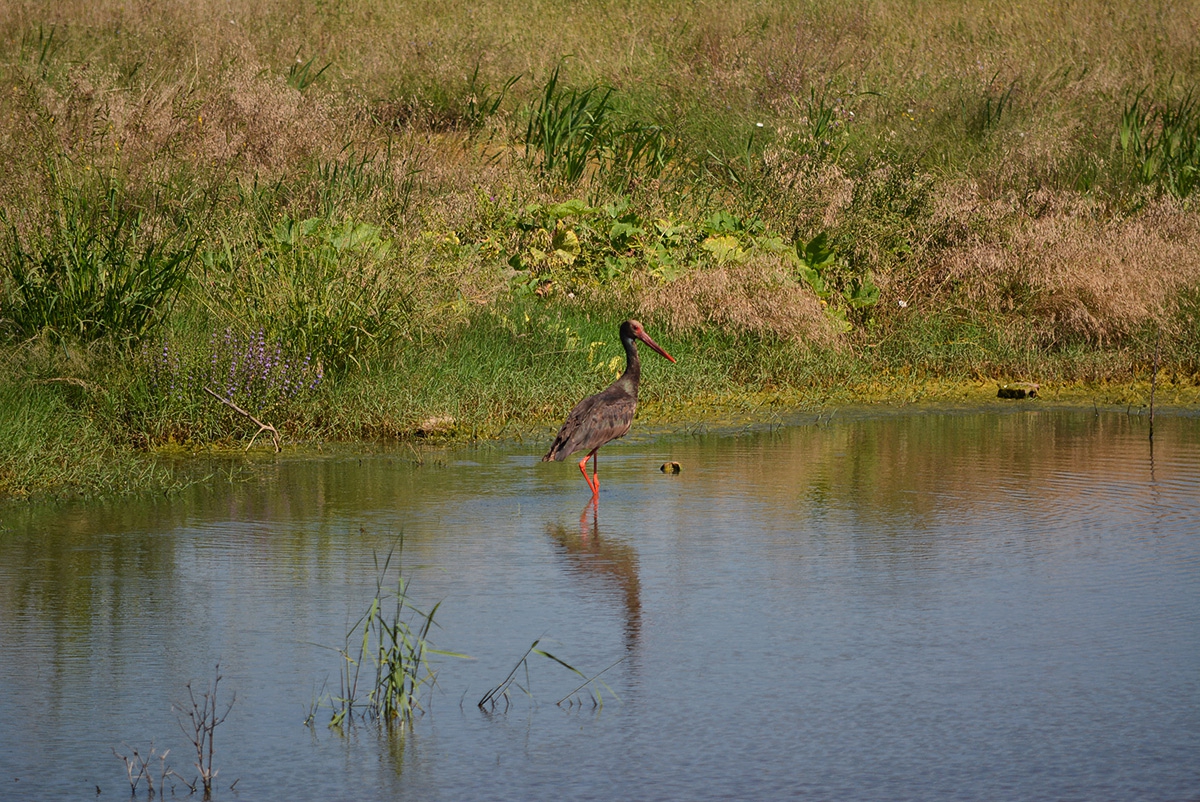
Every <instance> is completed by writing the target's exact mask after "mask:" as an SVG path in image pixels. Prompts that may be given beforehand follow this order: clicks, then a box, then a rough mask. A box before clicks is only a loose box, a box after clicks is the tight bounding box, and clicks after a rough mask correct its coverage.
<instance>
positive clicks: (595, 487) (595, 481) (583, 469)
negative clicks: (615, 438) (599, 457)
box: [579, 449, 600, 497]
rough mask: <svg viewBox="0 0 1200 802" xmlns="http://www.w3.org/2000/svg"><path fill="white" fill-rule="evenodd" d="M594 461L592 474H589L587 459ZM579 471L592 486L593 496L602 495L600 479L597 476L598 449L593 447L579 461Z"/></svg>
mask: <svg viewBox="0 0 1200 802" xmlns="http://www.w3.org/2000/svg"><path fill="white" fill-rule="evenodd" d="M589 459H590V460H591V461H592V475H591V476H588V472H587V461H588V460H589ZM579 472H580V473H582V474H583V480H584V481H585V482H587V483H588V487H589V488H591V491H592V496H593V497H595V496H598V495H600V479H599V478H598V477H597V476H596V449H592V451H591V453H589V454H588V455H587V456H586V457H584V458H583V459H582V460H580V461H579Z"/></svg>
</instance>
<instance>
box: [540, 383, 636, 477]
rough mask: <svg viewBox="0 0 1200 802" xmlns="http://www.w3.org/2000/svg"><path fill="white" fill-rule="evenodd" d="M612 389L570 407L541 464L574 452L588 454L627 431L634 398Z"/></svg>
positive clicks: (631, 418) (590, 396) (632, 411)
mask: <svg viewBox="0 0 1200 802" xmlns="http://www.w3.org/2000/svg"><path fill="white" fill-rule="evenodd" d="M612 389H613V388H609V389H608V390H605V391H604V392H601V393H596V394H595V395H589V396H588V397H587V398H585V399H583V400H582V401H580V402H579V403H578V404H576V405H575V406H574V408H573V409H572V410H571V412H570V413H569V414H568V415H567V419H566V420H565V421H564V422H563V425H562V428H560V429H559V430H558V436H557V437H555V438H554V443H553V444H552V445H551V446H550V450H549V451H548V452H547V453H546V456H544V457H542V461H543V462H548V461H550V460H562V459H565V458H566V457H568V456H570V455H571V454H574V453H575V452H576V451H591V450H592V449H593V448H599V447H600V446H602V445H604V444H605V443H607V442H608V441H609V440H615V439H617V438H618V437H621V436H623V435H624V434H625V433H626V432H628V431H629V427H630V425H632V424H633V414H634V411H635V410H636V409H637V399H636V398H634V397H632V396H630V395H628V394H626V393H614V392H611V390H612Z"/></svg>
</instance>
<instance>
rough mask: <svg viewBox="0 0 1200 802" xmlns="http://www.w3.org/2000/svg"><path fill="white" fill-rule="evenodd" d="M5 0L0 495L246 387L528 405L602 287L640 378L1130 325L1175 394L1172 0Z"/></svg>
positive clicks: (1177, 99)
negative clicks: (569, 2)
mask: <svg viewBox="0 0 1200 802" xmlns="http://www.w3.org/2000/svg"><path fill="white" fill-rule="evenodd" d="M7 10H8V12H9V13H6V14H5V15H3V18H2V20H0V176H2V177H3V181H0V228H2V229H3V230H2V231H0V405H2V408H3V411H2V412H0V497H5V496H7V497H13V496H16V497H23V496H28V495H33V494H44V493H74V492H86V493H108V492H125V491H128V490H131V489H136V488H138V487H147V488H154V489H161V488H164V487H169V486H170V485H171V483H172V482H175V481H178V476H177V474H174V473H173V472H172V471H169V470H167V469H166V468H165V467H164V466H163V465H162V464H161V462H160V461H156V460H154V459H152V458H150V456H149V455H153V454H154V453H156V452H159V451H162V450H163V449H164V448H165V449H172V448H185V449H193V448H207V447H211V446H214V445H215V446H218V447H224V446H230V447H241V446H242V445H244V444H246V443H249V442H251V441H252V440H253V438H254V437H255V436H257V435H258V434H259V433H260V432H261V431H263V429H262V428H259V429H258V430H257V431H256V429H255V426H254V425H253V424H252V422H251V420H250V418H249V417H248V416H252V417H253V418H256V419H257V420H258V421H261V422H262V423H266V424H270V425H272V426H273V427H274V428H275V429H277V430H278V431H279V432H280V433H281V434H282V435H283V437H284V439H285V440H287V441H290V442H295V441H306V440H309V441H311V440H319V439H353V438H364V437H365V438H379V437H397V436H400V437H403V436H410V435H414V434H435V433H436V434H439V435H459V436H471V435H477V436H480V435H482V436H487V435H495V434H497V433H499V432H502V431H505V430H506V427H516V426H520V427H528V426H532V425H539V424H544V423H545V424H548V423H549V422H552V421H553V420H555V419H556V418H557V417H558V416H559V414H560V413H561V412H562V410H563V409H565V408H567V407H568V406H569V405H570V403H571V402H573V401H574V400H577V398H578V397H580V396H582V395H584V394H586V393H587V392H590V391H592V390H593V389H594V388H595V387H596V386H599V385H601V384H603V383H604V382H605V380H607V379H609V378H610V377H611V376H612V374H613V373H614V372H615V371H616V370H617V369H618V368H619V359H617V358H618V357H619V352H620V348H619V345H618V344H617V342H616V339H615V334H614V333H615V330H616V325H617V324H618V323H619V322H620V320H622V319H624V318H625V317H630V316H636V317H638V318H640V319H641V320H642V321H643V322H644V323H645V324H646V325H647V327H648V328H650V329H651V330H652V331H654V333H655V337H656V338H658V339H659V340H660V341H661V342H664V343H666V344H667V347H669V349H670V350H671V352H672V353H673V354H676V355H677V356H680V357H681V358H680V360H679V364H678V365H677V366H674V367H673V369H672V370H671V371H669V372H668V371H662V372H659V373H656V375H655V376H654V377H653V381H649V382H648V383H647V386H646V388H645V394H644V395H645V398H644V401H645V402H646V403H644V405H643V409H644V410H645V414H650V415H654V414H656V410H657V409H663V408H668V407H669V408H671V409H673V410H676V411H678V410H680V407H681V405H682V404H683V403H684V402H688V403H695V404H701V405H702V404H719V403H734V404H761V403H820V402H824V401H828V400H830V399H833V400H838V401H845V400H854V399H861V398H892V399H907V398H911V397H917V396H920V395H921V394H922V393H924V392H926V390H925V389H922V388H928V387H936V386H939V385H940V384H954V383H959V384H962V383H969V382H987V381H995V380H1007V379H1029V380H1035V381H1040V382H1042V384H1043V386H1046V385H1047V384H1079V385H1087V386H1092V387H1095V386H1103V385H1106V384H1109V383H1127V384H1128V383H1133V382H1136V383H1144V384H1148V383H1149V381H1150V368H1149V365H1150V364H1151V355H1152V353H1153V351H1154V347H1155V346H1154V344H1155V343H1158V342H1161V354H1160V360H1161V372H1160V373H1159V374H1156V377H1157V381H1158V384H1159V392H1160V393H1162V392H1163V391H1164V387H1163V384H1164V383H1166V384H1167V385H1168V386H1173V387H1175V388H1177V389H1178V388H1185V390H1186V392H1185V393H1184V394H1183V395H1182V396H1180V395H1179V394H1178V393H1177V394H1176V395H1177V396H1178V397H1183V398H1194V393H1191V390H1190V389H1188V388H1194V387H1195V385H1196V384H1197V374H1198V372H1200V322H1198V321H1200V209H1198V208H1197V206H1196V203H1197V197H1200V192H1198V191H1197V186H1198V180H1200V102H1198V101H1197V97H1198V95H1197V91H1198V90H1197V87H1196V82H1197V80H1198V78H1197V77H1198V76H1200V48H1198V47H1197V44H1196V43H1197V42H1200V11H1198V10H1197V9H1196V8H1195V7H1194V6H1192V5H1188V4H1165V5H1164V4H1154V3H1152V4H1149V5H1147V4H1144V3H1133V2H1120V3H1117V4H1115V5H1110V6H1106V7H1104V8H1098V7H1097V6H1096V5H1095V4H1092V3H1067V4H1050V3H1046V2H1041V0H1031V2H1023V3H1019V4H1016V5H1013V6H1006V7H1003V8H1001V7H997V6H993V5H988V4H983V3H968V4H966V5H965V6H962V5H959V6H953V7H951V6H947V5H945V4H941V3H931V2H906V3H902V2H886V3H876V4H863V3H845V2H833V1H832V0H830V1H828V2H824V1H821V2H814V3H805V4H782V5H776V6H771V7H766V6H761V5H754V4H745V3H729V2H710V3H702V4H699V5H697V4H694V3H678V2H673V1H672V0H667V1H665V2H660V3H654V4H649V5H648V6H646V5H643V6H630V7H621V8H617V7H611V6H605V7H603V8H601V7H593V6H578V5H573V6H554V5H553V4H551V5H545V4H535V5H532V6H524V7H520V8H515V7H511V4H501V3H483V4H479V3H474V4H463V5H454V4H450V5H448V6H447V5H444V6H440V7H439V8H438V11H437V12H436V13H433V12H430V11H428V10H427V9H425V8H424V7H418V6H414V5H411V4H395V3H379V2H377V1H376V0H354V1H353V2H347V3H340V4H336V5H335V6H327V5H322V4H317V5H312V6H305V7H304V8H302V9H297V8H296V6H295V4H294V3H282V2H278V0H252V2H249V3H242V4H239V6H238V8H237V9H231V8H230V7H228V6H227V4H214V3H211V2H208V0H186V1H185V2H182V3H175V4H171V5H169V6H161V5H154V4H150V5H146V4H139V5H133V6H131V5H130V4H128V3H124V2H115V0H113V1H111V2H110V1H109V0H103V1H102V2H98V3H97V2H88V3H83V2H64V3H56V4H53V5H52V6H51V5H47V4H45V3H40V2H29V1H27V0H13V1H12V2H9V3H8V4H7ZM614 360H616V361H615V362H614ZM1188 393H1191V395H1189V394H1188ZM214 395H215V396H216V397H214ZM1126 397H1127V396H1126ZM1162 397H1163V396H1161V395H1160V398H1162ZM1167 397H1170V396H1167ZM222 401H224V402H226V403H221V402H222ZM239 408H240V409H241V410H244V411H245V412H246V413H247V415H241V414H238V412H237V411H236V410H237V409H239ZM677 414H678V413H677ZM681 414H690V413H688V412H686V411H683V412H682V413H681ZM431 422H432V423H431ZM260 426H261V424H260Z"/></svg>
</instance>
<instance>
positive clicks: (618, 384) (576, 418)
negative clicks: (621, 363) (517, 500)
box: [542, 320, 675, 498]
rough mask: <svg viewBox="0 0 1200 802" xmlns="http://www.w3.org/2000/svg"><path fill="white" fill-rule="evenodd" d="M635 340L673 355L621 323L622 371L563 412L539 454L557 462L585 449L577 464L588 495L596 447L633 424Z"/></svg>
mask: <svg viewBox="0 0 1200 802" xmlns="http://www.w3.org/2000/svg"><path fill="white" fill-rule="evenodd" d="M636 340H641V341H642V342H644V343H645V344H646V345H648V346H650V347H651V348H653V349H654V350H655V351H658V352H659V353H660V354H662V355H663V356H665V357H666V358H667V359H669V360H671V361H672V362H674V361H675V357H673V356H671V355H670V354H668V353H667V352H666V351H664V350H663V349H662V348H661V347H660V346H659V345H658V343H656V342H654V340H652V339H650V335H649V334H647V333H646V330H645V329H643V328H642V324H641V323H638V322H637V321H636V320H626V321H625V322H624V323H622V324H621V345H623V346H625V372H624V373H622V374H621V378H619V379H617V380H616V381H615V382H613V383H612V384H611V385H609V386H608V388H607V389H604V390H601V391H600V392H598V393H596V394H595V395H589V396H588V397H587V398H585V399H583V400H582V401H580V402H579V403H578V404H576V405H575V407H574V409H572V410H571V412H570V414H569V415H567V419H566V421H565V422H564V423H563V425H562V428H561V429H559V430H558V436H557V437H555V438H554V444H553V445H551V446H550V450H549V451H548V452H546V456H544V457H542V462H549V461H550V460H556V461H559V462H561V461H562V460H564V459H566V458H567V457H568V456H570V455H571V454H574V453H576V452H577V451H586V452H587V456H586V457H584V458H583V460H581V461H580V463H579V470H580V472H581V473H583V478H584V480H585V481H586V482H587V483H588V487H590V488H591V489H592V498H596V497H597V496H599V495H600V478H599V477H598V476H597V475H596V452H597V451H599V450H600V446H602V445H604V444H605V443H607V442H609V441H610V440H616V439H617V438H618V437H624V436H625V433H626V432H628V431H629V427H630V425H631V424H632V423H633V413H634V411H636V410H637V396H638V384H639V383H640V381H641V378H642V363H641V361H640V360H639V359H638V351H637V343H636V342H635V341H636ZM589 459H590V460H591V461H592V475H591V476H588V472H587V461H588V460H589Z"/></svg>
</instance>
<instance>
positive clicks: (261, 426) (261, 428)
mask: <svg viewBox="0 0 1200 802" xmlns="http://www.w3.org/2000/svg"><path fill="white" fill-rule="evenodd" d="M204 392H206V393H208V394H209V395H211V396H212V397H213V398H215V399H217V400H218V401H220V402H221V403H222V404H224V405H225V406H227V407H229V408H230V409H232V410H233V411H234V412H237V413H239V414H241V415H244V416H246V417H247V418H249V419H250V420H252V421H254V422H255V423H257V424H258V431H257V432H255V433H254V437H251V438H250V442H249V443H247V444H246V450H247V451H249V450H250V446H252V445H254V441H255V440H257V439H258V436H259V435H260V434H262V433H263V432H270V433H271V439H272V440H273V441H274V442H275V453H276V454H278V453H279V452H280V451H282V450H283V449H282V448H280V447H279V431H278V430H277V429H276V428H275V427H274V426H272V425H271V424H269V423H263V422H262V421H260V420H259V419H258V418H256V417H254V416H253V415H251V414H250V413H249V412H247V411H246V410H244V409H242V408H241V407H239V406H238V405H237V404H235V403H233V402H232V401H230V400H229V399H228V398H222V397H221V396H219V395H217V394H216V393H214V392H213V391H212V390H210V389H209V388H207V387H205V388H204Z"/></svg>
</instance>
